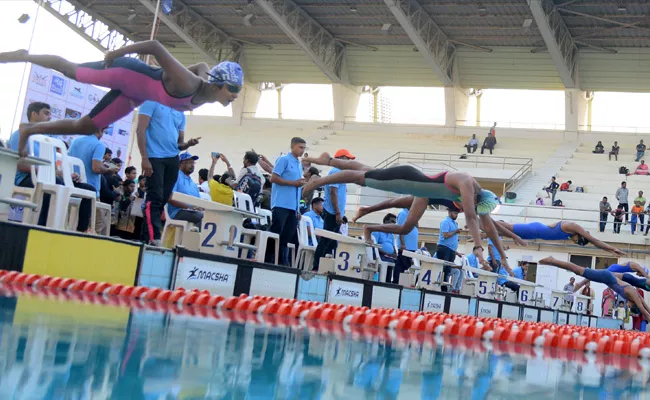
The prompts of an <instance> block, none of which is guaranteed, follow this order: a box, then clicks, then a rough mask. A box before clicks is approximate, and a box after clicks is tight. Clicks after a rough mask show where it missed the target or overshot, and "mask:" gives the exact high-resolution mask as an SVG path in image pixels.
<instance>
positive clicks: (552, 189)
mask: <svg viewBox="0 0 650 400" xmlns="http://www.w3.org/2000/svg"><path fill="white" fill-rule="evenodd" d="M559 187H560V184H559V183H557V182H556V181H555V177H554V176H552V177H551V183H550V184H549V185H548V186H547V187H545V188H544V191H546V198H549V197H551V204H552V205H554V204H553V203H554V202H555V194H556V193H557V190H558V188H559Z"/></svg>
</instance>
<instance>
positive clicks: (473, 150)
mask: <svg viewBox="0 0 650 400" xmlns="http://www.w3.org/2000/svg"><path fill="white" fill-rule="evenodd" d="M465 148H466V149H467V152H468V153H475V152H476V149H477V148H478V145H477V144H473V145H471V146H470V145H468V144H466V145H465Z"/></svg>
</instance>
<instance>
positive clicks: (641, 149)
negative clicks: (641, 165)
mask: <svg viewBox="0 0 650 400" xmlns="http://www.w3.org/2000/svg"><path fill="white" fill-rule="evenodd" d="M644 155H645V144H643V140H640V141H639V144H637V145H636V160H634V161H639V160H640V159H641V158H643V156H644Z"/></svg>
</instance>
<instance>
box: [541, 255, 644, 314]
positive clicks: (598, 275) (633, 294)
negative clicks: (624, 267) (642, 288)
mask: <svg viewBox="0 0 650 400" xmlns="http://www.w3.org/2000/svg"><path fill="white" fill-rule="evenodd" d="M539 264H542V265H551V266H554V267H557V268H561V269H564V270H567V271H569V272H573V273H574V274H576V275H579V276H582V277H584V278H585V279H587V280H590V281H592V282H598V283H604V284H605V285H607V286H608V287H609V288H611V289H612V290H613V291H614V292H616V294H618V295H619V296H622V297H623V298H624V299H627V300H630V301H632V302H633V303H634V304H636V306H637V307H638V308H639V310H641V314H643V318H645V320H646V321H650V307H648V305H647V304H646V303H645V301H643V299H642V298H641V296H639V293H637V291H636V289H635V288H634V287H632V286H631V284H628V283H626V282H624V281H622V280H620V279H619V278H617V277H616V276H615V275H614V274H613V273H612V272H610V271H608V270H606V269H591V268H585V267H581V266H579V265H576V264H573V263H570V262H567V261H560V260H556V259H555V258H553V257H546V258H544V259H542V260H539Z"/></svg>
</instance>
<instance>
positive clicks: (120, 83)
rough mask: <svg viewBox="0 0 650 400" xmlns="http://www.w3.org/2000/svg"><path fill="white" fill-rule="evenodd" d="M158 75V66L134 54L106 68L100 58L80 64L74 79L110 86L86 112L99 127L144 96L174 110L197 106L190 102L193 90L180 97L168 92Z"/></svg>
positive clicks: (121, 113)
mask: <svg viewBox="0 0 650 400" xmlns="http://www.w3.org/2000/svg"><path fill="white" fill-rule="evenodd" d="M162 75H163V70H162V68H157V67H151V66H149V65H147V64H145V63H143V62H142V61H140V60H138V59H136V58H129V57H120V58H117V59H115V60H114V61H113V64H112V65H111V66H110V67H108V68H107V67H106V66H105V65H104V62H103V61H98V62H90V63H84V64H80V65H79V66H78V67H77V73H76V76H75V80H77V81H79V82H81V83H88V84H92V85H97V86H103V87H106V88H109V89H111V90H110V91H109V92H108V93H107V94H106V95H105V96H104V97H103V98H102V99H101V100H100V101H99V103H97V105H96V106H95V108H93V109H92V110H91V111H90V113H89V114H88V115H89V116H90V118H91V119H92V121H93V123H94V124H95V126H96V127H97V128H98V129H101V128H104V127H106V126H108V125H110V124H112V123H113V122H115V121H117V120H119V119H120V118H122V117H124V116H126V115H128V114H129V113H130V112H131V111H133V109H134V108H136V107H138V106H139V105H140V104H142V103H143V102H144V101H146V100H152V101H155V102H158V103H160V104H163V105H166V106H168V107H170V108H173V109H175V110H178V111H189V110H193V109H195V108H197V107H198V106H199V105H197V104H193V103H192V98H193V97H194V95H195V94H196V92H195V93H192V94H190V95H188V96H184V97H174V96H172V95H171V94H169V92H167V89H165V86H164V84H163V80H162ZM200 88H201V87H199V89H200ZM199 89H197V92H198V90H199Z"/></svg>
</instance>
